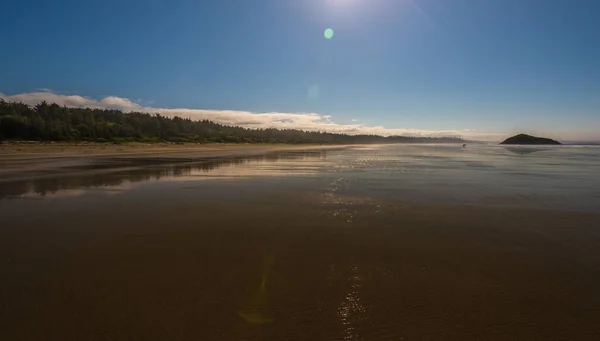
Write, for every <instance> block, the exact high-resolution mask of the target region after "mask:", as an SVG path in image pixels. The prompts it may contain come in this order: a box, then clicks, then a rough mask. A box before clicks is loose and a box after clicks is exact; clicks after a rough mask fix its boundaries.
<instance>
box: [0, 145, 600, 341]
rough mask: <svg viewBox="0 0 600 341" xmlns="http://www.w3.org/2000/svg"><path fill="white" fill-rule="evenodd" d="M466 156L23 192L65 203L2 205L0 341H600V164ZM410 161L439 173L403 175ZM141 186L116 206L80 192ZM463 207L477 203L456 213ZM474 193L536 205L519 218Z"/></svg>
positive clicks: (129, 175)
mask: <svg viewBox="0 0 600 341" xmlns="http://www.w3.org/2000/svg"><path fill="white" fill-rule="evenodd" d="M476 148H478V147H477V146H473V147H470V148H467V149H466V150H463V149H457V148H454V149H452V148H446V149H442V148H440V149H439V150H438V149H436V148H434V147H422V149H419V148H418V147H416V146H411V147H410V148H408V147H407V148H402V147H394V146H392V147H381V148H376V149H375V150H376V151H377V152H379V153H380V154H379V155H373V154H365V153H371V152H372V151H371V150H367V151H364V150H362V151H361V150H358V149H357V150H356V151H355V152H354V151H353V152H349V151H348V150H344V151H339V152H331V153H329V152H328V153H327V154H326V157H325V156H324V155H319V153H317V154H313V153H311V154H279V156H277V157H276V156H275V155H271V156H269V157H270V158H271V160H270V161H268V162H267V161H265V160H266V159H265V158H261V157H258V158H254V160H252V158H250V159H244V160H229V159H228V160H216V161H215V162H214V163H209V164H205V163H204V164H203V163H200V164H189V163H184V164H179V165H163V164H153V165H150V166H148V167H147V168H130V167H125V168H121V169H119V170H114V171H113V170H112V168H111V169H108V170H110V171H111V172H110V173H105V172H102V173H95V172H94V171H93V170H86V173H80V174H78V175H76V176H75V175H73V176H71V177H70V178H66V177H64V178H55V179H53V180H52V181H50V180H49V178H47V179H46V180H44V179H37V180H35V181H29V182H23V183H25V184H27V186H24V188H25V189H24V190H34V189H36V190H38V191H40V193H46V194H48V193H52V191H55V192H54V193H57V194H59V193H60V194H61V195H66V194H67V193H68V196H67V197H64V198H61V199H60V200H3V201H1V202H0V217H2V221H1V223H0V273H1V274H2V275H3V279H2V281H0V340H22V341H38V340H48V341H53V340H57V341H58V340H60V341H62V340H94V341H95V340H116V341H119V340H124V341H125V340H136V339H140V340H149V341H153V340H156V341H162V340H340V339H346V340H424V339H427V340H554V339H561V340H562V339H564V340H595V339H597V335H600V325H599V324H598V316H600V291H599V290H598V287H600V253H599V252H598V250H599V249H600V230H599V229H598V226H600V211H599V209H598V207H600V206H598V205H597V203H598V200H600V196H598V195H597V194H598V193H600V191H599V190H600V189H599V188H598V182H597V174H598V163H597V157H596V156H597V155H598V154H597V153H596V152H595V151H592V152H588V151H570V150H563V149H561V150H558V149H556V150H553V151H549V152H545V153H539V154H542V157H538V155H539V154H532V155H530V156H528V157H525V158H521V157H515V156H514V155H510V154H509V152H507V151H506V150H504V148H502V147H497V148H493V149H489V150H483V151H482V152H481V154H476V153H475V152H474V150H475V149H476ZM406 151H412V155H408V156H407V154H406V153H405V152H406ZM574 152H576V154H573V153H574ZM485 153H488V154H485ZM552 153H555V156H554V158H553V159H551V160H549V159H548V155H549V154H552ZM562 153H564V154H565V156H564V157H563V158H561V157H560V155H561V154H562ZM581 153H586V154H585V155H587V156H586V157H580V156H576V155H578V154H581ZM416 154H429V157H428V158H423V157H421V156H418V157H416V156H415V155H416ZM482 155H483V156H482ZM556 155H557V156H556ZM322 157H325V159H326V160H322V159H321V158H322ZM302 160H306V162H304V161H302ZM565 160H566V161H568V162H565ZM222 161H225V162H222ZM551 161H552V165H548V163H550V162H551ZM207 162H208V161H207ZM411 163H415V164H418V169H432V170H434V171H432V172H421V171H419V172H402V168H405V167H406V166H407V165H410V164H411ZM556 164H561V165H562V166H561V167H562V168H561V167H559V166H557V165H556ZM474 165H475V166H474ZM507 171H508V172H515V171H519V172H521V173H524V174H525V175H527V177H523V176H521V175H515V174H511V175H506V173H507ZM550 171H553V172H554V174H553V175H554V176H553V178H552V179H551V180H548V179H547V178H545V177H531V176H530V175H531V174H544V173H548V172H550ZM90 172H91V173H90ZM261 172H264V174H267V176H264V177H260V176H259V175H258V174H259V173H261ZM302 172H307V173H310V175H309V176H304V175H299V176H289V175H287V174H288V173H289V174H295V175H298V174H304V173H302ZM223 174H225V175H226V176H230V175H233V176H235V175H236V174H237V175H239V177H238V178H236V180H234V181H229V180H225V181H222V179H221V177H222V175H223ZM244 174H256V175H257V176H248V177H246V176H244ZM154 179H160V181H152V180H154ZM211 179H220V180H218V181H211ZM228 179H229V178H228ZM463 179H464V180H465V181H462V182H461V180H463ZM145 180H149V182H150V181H151V182H152V183H147V184H143V185H142V182H143V181H145ZM200 180H201V181H200ZM36 181H38V182H36ZM63 181H64V182H63ZM69 181H71V182H69ZM134 181H137V182H134ZM497 181H498V182H497ZM134 183H135V184H136V185H135V187H134V188H131V189H130V190H126V191H124V192H117V193H119V195H114V196H111V197H110V198H108V199H109V200H106V199H107V198H106V197H105V196H104V195H99V196H96V195H89V196H85V195H84V196H79V197H74V196H77V195H80V194H81V193H86V192H90V191H92V190H93V189H92V188H88V187H86V186H100V187H99V188H103V189H104V190H108V191H111V193H112V191H119V190H123V189H127V188H129V186H133V184H134ZM6 184H9V183H8V182H4V183H2V185H1V186H0V187H1V188H2V190H3V191H5V189H4V187H3V186H4V185H6ZM28 186H29V187H28ZM578 186H580V187H578ZM440 188H442V189H447V191H439V189H440ZM580 188H581V191H580V192H578V190H579V189H580ZM546 189H554V190H555V191H556V193H558V194H563V196H564V198H563V197H562V196H561V197H560V198H559V199H558V200H559V201H557V202H558V205H556V206H552V208H553V209H550V210H548V209H543V208H540V207H543V206H541V205H539V206H535V208H531V207H530V206H525V205H524V204H523V203H529V202H533V203H534V204H535V203H543V202H545V201H547V200H548V197H549V196H548V193H546V192H544V191H545V190H546ZM24 190H23V189H19V190H14V192H13V193H21V191H24ZM44 191H46V192H44ZM444 193H448V194H449V195H450V196H449V197H450V198H451V199H454V200H455V201H454V202H444V201H442V200H441V199H440V194H444ZM463 193H466V195H470V197H469V198H475V199H474V200H472V201H471V204H463V203H462V202H458V203H457V202H456V201H457V200H456V198H455V197H456V196H458V195H459V194H463ZM480 193H484V194H485V195H489V194H490V193H493V194H495V195H498V194H502V193H507V194H511V195H519V196H524V195H527V194H529V193H531V194H534V195H535V196H534V197H531V196H524V197H523V198H525V199H524V200H522V201H514V200H511V203H515V202H516V203H517V205H515V206H516V207H515V206H504V204H505V202H506V201H502V202H500V203H498V202H493V203H492V204H489V205H488V204H485V203H482V202H481V200H478V198H481V197H480V196H478V194H480ZM419 195H421V196H423V197H427V198H433V200H431V201H429V202H423V201H418V200H416V199H415V198H418V197H419ZM592 195H597V196H596V197H591V196H592ZM574 198H580V199H581V198H583V199H590V198H592V200H585V202H584V203H587V204H588V205H587V206H586V205H582V204H581V202H583V200H581V201H578V200H574ZM594 198H595V199H594ZM565 203H567V204H571V205H572V206H573V207H575V209H574V210H566V209H565ZM585 209H588V210H587V211H585ZM265 255H267V256H265ZM275 260H276V261H275Z"/></svg>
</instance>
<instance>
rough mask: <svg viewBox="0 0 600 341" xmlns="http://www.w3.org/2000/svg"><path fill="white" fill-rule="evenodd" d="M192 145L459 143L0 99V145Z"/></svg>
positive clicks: (446, 140)
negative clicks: (247, 125)
mask: <svg viewBox="0 0 600 341" xmlns="http://www.w3.org/2000/svg"><path fill="white" fill-rule="evenodd" d="M1 140H7V141H24V140H25V141H93V142H178V143H185V142H194V143H223V142H227V143H311V144H315V143H316V144H364V143H460V142H463V140H462V139H461V138H460V137H421V136H418V137H415V136H379V135H348V134H337V133H327V132H318V131H317V132H315V131H303V130H297V129H274V128H273V129H248V128H243V127H238V126H229V125H223V124H219V123H215V122H212V121H209V120H201V121H193V120H191V119H189V118H181V117H166V116H162V115H160V114H155V115H151V114H148V113H142V112H122V111H120V110H115V109H95V108H68V107H64V106H62V107H61V106H59V105H57V104H55V103H52V104H48V103H46V102H42V103H40V104H38V105H36V106H29V105H26V104H23V103H17V102H6V101H4V100H1V99H0V141H1Z"/></svg>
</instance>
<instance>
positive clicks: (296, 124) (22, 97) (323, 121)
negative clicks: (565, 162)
mask: <svg viewBox="0 0 600 341" xmlns="http://www.w3.org/2000/svg"><path fill="white" fill-rule="evenodd" d="M40 90H44V91H38V92H28V93H22V94H16V95H10V96H9V95H4V94H2V93H0V98H2V99H4V100H5V101H15V102H22V103H25V104H29V105H35V104H38V103H40V102H42V101H46V102H48V103H56V104H58V105H60V106H67V107H75V108H84V107H88V108H99V109H108V108H111V109H120V110H122V111H125V112H130V111H141V112H147V113H151V114H161V115H164V116H169V117H173V116H179V117H184V118H190V119H192V120H204V119H207V120H211V121H214V122H217V123H221V124H226V125H236V126H242V127H245V128H253V129H258V128H263V129H264V128H279V129H302V130H309V131H326V132H331V133H343V134H351V135H356V134H376V135H383V136H390V135H406V136H432V137H433V136H460V137H464V138H470V139H479V140H490V139H494V140H496V139H499V138H500V136H501V135H494V134H486V133H480V132H476V131H473V130H470V129H464V130H420V129H408V128H387V127H383V126H367V125H363V124H358V123H355V122H357V120H352V122H353V123H352V124H339V123H336V122H335V121H333V119H332V117H331V116H329V115H322V114H317V113H282V112H268V113H256V112H249V111H238V110H206V109H187V108H156V107H151V106H143V105H141V104H140V103H138V102H136V101H132V100H130V99H128V98H123V97H117V96H107V97H104V98H101V99H94V98H90V97H86V96H78V95H61V94H57V93H55V92H52V91H49V90H47V89H40Z"/></svg>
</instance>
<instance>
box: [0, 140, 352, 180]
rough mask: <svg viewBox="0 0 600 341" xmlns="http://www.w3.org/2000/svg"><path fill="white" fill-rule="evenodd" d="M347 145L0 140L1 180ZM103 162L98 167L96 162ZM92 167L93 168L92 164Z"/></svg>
mask: <svg viewBox="0 0 600 341" xmlns="http://www.w3.org/2000/svg"><path fill="white" fill-rule="evenodd" d="M347 147H348V145H315V144H305V145H292V144H192V143H189V144H175V143H156V144H155V143H127V144H120V145H115V144H108V143H86V144H79V145H73V144H58V143H55V144H37V143H36V144H29V143H26V144H8V145H7V144H4V145H2V146H0V183H2V182H11V181H20V180H28V179H32V178H42V177H49V176H52V177H56V176H70V175H74V174H80V173H82V172H83V171H86V172H91V171H95V172H98V171H99V170H100V169H102V171H103V172H107V171H114V170H118V169H121V168H124V167H143V166H147V165H156V164H183V163H196V162H203V161H211V160H214V159H220V158H237V157H250V156H257V155H264V154H268V153H273V152H285V151H295V152H300V151H319V150H332V149H343V148H347ZM97 164H102V167H97V168H96V167H94V165H97ZM94 168H96V169H94Z"/></svg>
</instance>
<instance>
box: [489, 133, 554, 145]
mask: <svg viewBox="0 0 600 341" xmlns="http://www.w3.org/2000/svg"><path fill="white" fill-rule="evenodd" d="M500 144H521V145H560V144H561V143H560V142H558V141H555V140H552V139H549V138H545V137H536V136H531V135H526V134H519V135H515V136H513V137H509V138H507V139H506V140H504V141H503V142H501V143H500Z"/></svg>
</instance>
